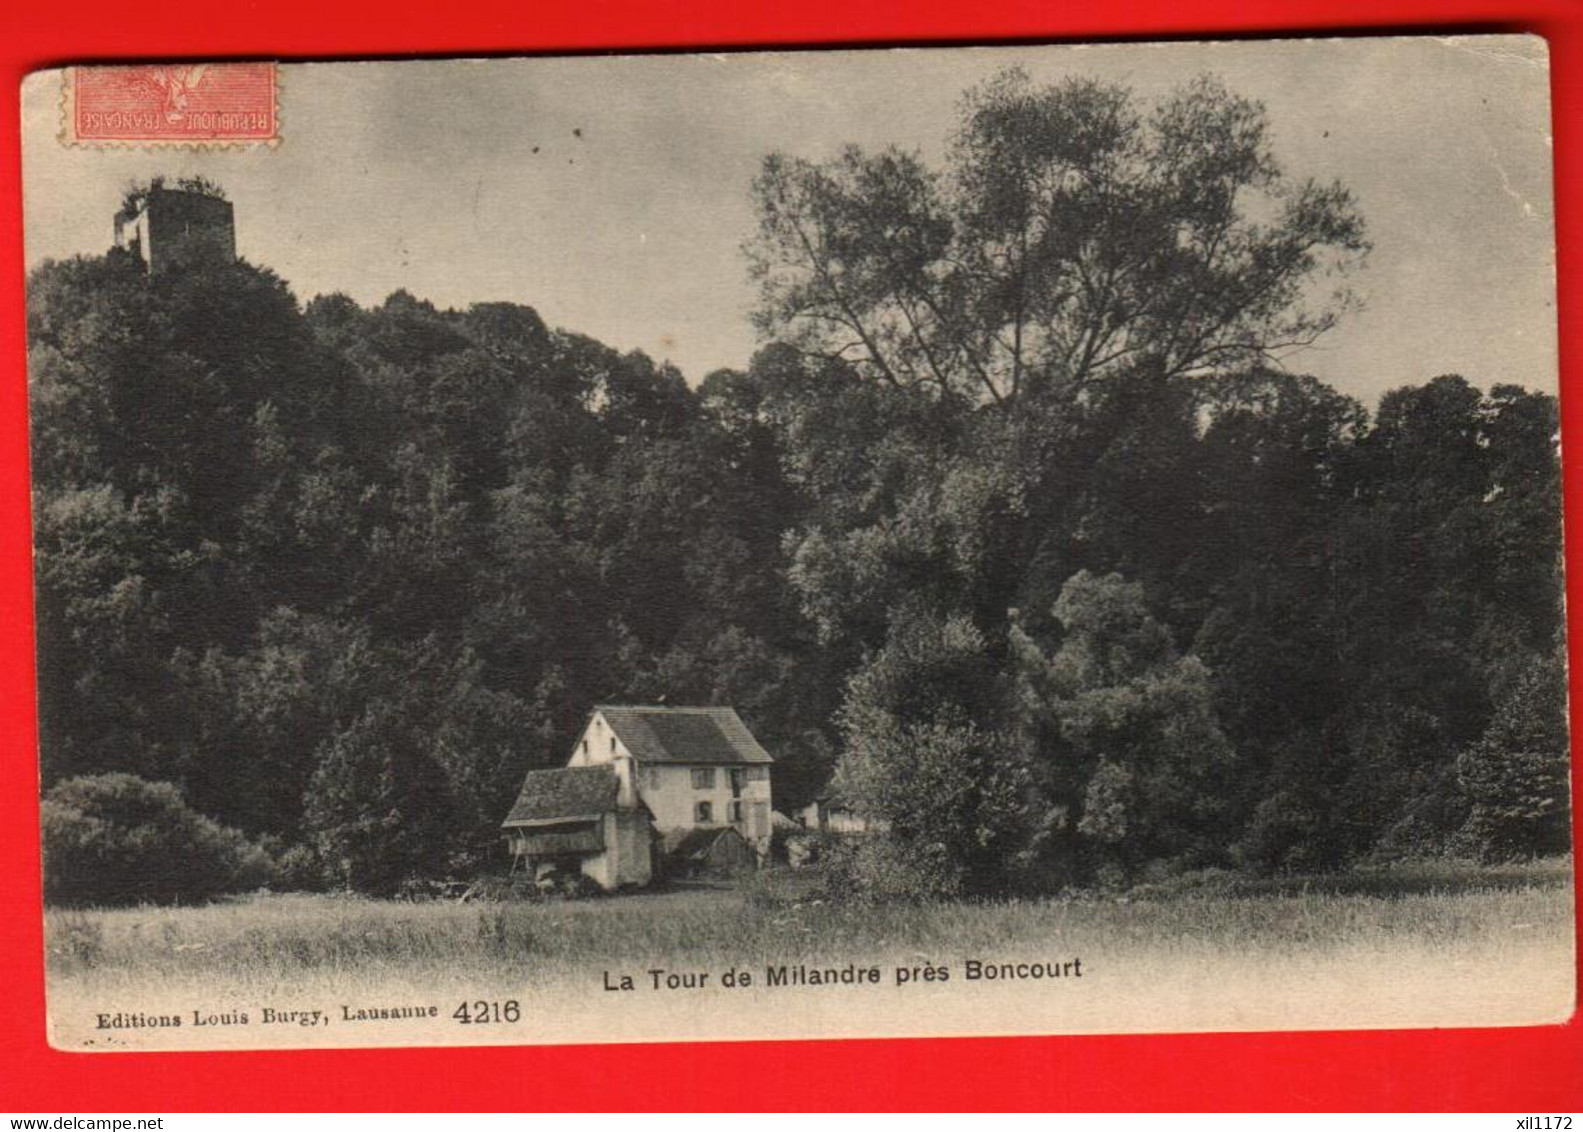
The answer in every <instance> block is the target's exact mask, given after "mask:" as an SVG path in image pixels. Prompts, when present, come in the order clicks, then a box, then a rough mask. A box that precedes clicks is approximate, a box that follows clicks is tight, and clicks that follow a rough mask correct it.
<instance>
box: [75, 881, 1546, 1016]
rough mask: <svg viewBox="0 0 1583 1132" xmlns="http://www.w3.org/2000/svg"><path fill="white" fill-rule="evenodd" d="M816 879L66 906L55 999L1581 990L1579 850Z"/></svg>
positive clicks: (1429, 997)
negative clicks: (1122, 874) (877, 898)
mask: <svg viewBox="0 0 1583 1132" xmlns="http://www.w3.org/2000/svg"><path fill="white" fill-rule="evenodd" d="M800 892H801V888H800V884H799V878H798V877H797V875H796V874H790V873H780V874H777V875H772V876H761V877H758V878H755V879H754V882H753V883H751V884H749V885H747V886H745V887H744V888H740V889H733V888H729V887H723V886H722V887H712V888H711V887H702V886H700V887H692V888H681V889H671V890H666V891H656V892H648V893H639V894H632V895H623V896H615V897H605V898H596V899H590V900H581V901H571V900H555V901H533V902H528V901H507V902H481V903H480V902H468V903H457V902H454V901H429V902H410V903H409V902H395V901H381V900H371V899H365V898H357V897H343V896H333V895H308V894H281V895H269V894H258V895H253V896H248V897H242V898H237V899H233V900H228V901H224V902H219V903H214V904H210V905H206V906H201V907H176V908H171V907H138V908H126V909H106V910H52V911H50V912H48V913H47V915H46V918H45V931H46V948H47V953H48V964H49V978H50V988H51V996H52V1013H54V1014H55V1015H56V1016H57V1018H58V1017H59V1009H58V1008H60V1007H62V1006H63V1005H64V1006H68V1007H69V1008H70V1009H72V1010H77V1011H79V1012H80V1011H91V1010H105V1009H133V1008H138V1009H142V1008H146V1007H144V1006H140V1005H139V1004H140V1003H147V1002H149V1001H152V1000H153V999H157V1000H158V1001H160V1002H176V1003H177V1004H178V1005H180V1004H181V1003H184V1002H188V1001H191V1002H201V1003H214V1004H217V1005H220V1006H224V1005H225V1004H227V1003H240V1004H244V1005H245V1004H249V1003H251V1004H255V1006H256V1005H257V1004H265V1003H272V1002H280V1001H284V1000H290V1001H292V1002H295V1001H297V1000H305V999H313V1000H315V1001H318V1000H320V999H323V1000H326V1001H329V1002H334V1003H340V1002H356V1001H364V1000H369V999H376V998H379V999H382V1000H392V1001H394V1000H401V999H402V996H406V997H408V998H410V997H411V996H413V995H430V996H441V997H442V998H443V996H446V995H452V996H466V995H484V994H500V993H507V992H508V991H509V992H510V993H518V992H519V990H520V991H521V992H523V993H528V994H532V993H539V994H541V995H543V994H547V995H551V996H553V995H554V994H555V993H564V992H566V991H571V992H574V993H577V994H580V995H581V998H580V1001H584V1002H592V1001H593V1000H592V999H591V998H589V997H588V996H590V995H593V994H595V993H597V992H599V991H601V990H602V987H601V982H602V979H603V976H604V972H606V971H617V972H620V971H628V972H634V973H639V975H638V977H639V979H640V980H641V979H642V978H643V976H642V974H641V973H642V972H646V971H647V970H649V969H653V968H665V969H667V970H673V971H678V970H719V969H721V968H723V967H725V966H727V965H736V966H739V967H742V968H744V969H761V968H763V967H765V966H766V965H771V964H795V963H807V964H812V965H832V964H839V963H844V962H847V961H853V962H858V963H864V964H876V965H880V966H882V967H884V968H885V970H886V979H887V981H888V980H889V979H890V977H891V974H890V972H891V970H892V968H894V967H896V966H906V965H916V964H920V963H932V964H947V965H952V966H953V968H954V970H955V972H956V974H957V978H958V980H959V982H958V983H957V984H956V985H957V987H959V988H960V987H962V986H963V985H964V984H963V983H962V982H961V981H960V979H961V972H962V970H963V967H962V964H965V962H966V960H968V959H973V958H977V959H981V960H986V961H998V960H1027V961H1037V960H1062V959H1067V958H1071V957H1073V956H1082V957H1083V959H1084V962H1085V964H1087V967H1086V970H1085V974H1086V975H1087V976H1088V980H1087V982H1086V983H1085V984H1084V986H1083V988H1082V997H1078V996H1076V995H1069V996H1068V998H1067V999H1066V1000H1064V1002H1063V1003H1062V1004H1061V1011H1060V1013H1061V1015H1062V1016H1061V1017H1059V1018H1056V1019H1054V1020H1053V1021H1052V1022H1047V1023H1045V1025H1046V1026H1053V1027H1054V1028H1057V1029H1059V1028H1061V1027H1062V1026H1063V1025H1069V1026H1070V1027H1071V1028H1073V1029H1162V1028H1164V1029H1178V1028H1183V1029H1198V1028H1225V1027H1227V1026H1230V1027H1232V1028H1239V1024H1240V1025H1247V1026H1248V1027H1250V1028H1263V1027H1264V1026H1265V1025H1266V1024H1267V1020H1265V1019H1264V1014H1263V1013H1262V1012H1267V1011H1269V1010H1279V1011H1288V1012H1290V1011H1292V1010H1296V1011H1298V1012H1299V1013H1303V1012H1305V1011H1308V1012H1314V1011H1317V1015H1318V1018H1319V1020H1320V1021H1321V1022H1325V1021H1326V1020H1327V1019H1330V1020H1333V1022H1334V1024H1336V1025H1341V1026H1348V1025H1400V1024H1420V1023H1421V1024H1456V1021H1457V1017H1456V1011H1457V1009H1458V1007H1459V1004H1461V1005H1465V1006H1466V1007H1467V1008H1468V1009H1470V1010H1472V1009H1475V1007H1477V1006H1478V1004H1480V1003H1483V1004H1484V1005H1485V1007H1487V1008H1489V1009H1495V1008H1496V1007H1500V1008H1502V1009H1505V1008H1517V1007H1520V1006H1521V1005H1522V1004H1523V1003H1531V1002H1538V1001H1541V1000H1542V1002H1543V1003H1544V1004H1545V1009H1546V1010H1548V1011H1549V1013H1550V1014H1554V1013H1556V1012H1557V1011H1560V1012H1561V1015H1562V1016H1564V1015H1565V1014H1566V1013H1568V1012H1569V1011H1570V1005H1569V1004H1570V1002H1571V995H1572V987H1573V985H1574V975H1573V940H1572V928H1573V907H1572V886H1571V866H1570V862H1569V861H1566V860H1552V861H1546V862H1538V863H1533V864H1527V865H1520V866H1509V867H1500V868H1495V867H1481V866H1471V865H1447V864H1438V863H1437V864H1420V865H1412V866H1396V867H1393V868H1382V869H1372V870H1365V871H1360V872H1355V873H1351V874H1347V875H1343V876H1336V877H1315V878H1307V879H1302V878H1298V879H1288V880H1280V881H1247V880H1239V879H1236V878H1232V877H1228V876H1224V875H1215V876H1209V877H1201V878H1197V879H1196V880H1195V879H1188V880H1183V881H1181V882H1178V883H1176V884H1171V885H1160V886H1152V887H1148V888H1140V889H1136V890H1134V891H1133V893H1131V894H1129V895H1126V896H1108V897H1103V898H1101V897H1097V896H1095V897H1082V896H1074V897H1070V898H1051V899H1015V900H997V901H986V902H952V903H944V902H942V903H923V904H895V905H873V904H864V903H858V902H845V901H842V902H828V901H822V900H819V899H816V898H811V897H806V896H804V895H800ZM1105 986H1109V988H1110V990H1109V992H1106V991H1105V990H1104V989H1103V988H1104V987H1105ZM1096 988H1097V989H1096ZM991 989H993V990H994V992H995V993H996V994H1008V993H1011V992H1012V991H1013V990H1015V991H1018V992H1019V993H1021V994H1022V995H1023V996H1024V998H1025V997H1026V996H1027V995H1028V994H1031V993H1034V991H1033V990H1030V988H1029V987H1028V986H1022V987H1016V988H1013V987H995V988H991ZM1140 991H1146V993H1143V994H1142V996H1141V1001H1140ZM582 992H586V994H583V993H582ZM944 992H945V989H944V988H939V987H932V988H929V992H928V993H931V994H939V993H944ZM759 993H761V994H762V993H763V992H762V991H761V992H759ZM775 993H778V994H781V995H785V994H786V993H787V992H785V991H780V992H772V993H771V997H773V994H775ZM918 993H920V994H921V993H924V992H921V991H920V992H918ZM1037 993H1048V992H1047V991H1046V990H1045V989H1044V988H1043V987H1041V988H1037ZM151 996H152V997H151ZM1353 1000H1356V1002H1355V1003H1354V1004H1353V1005H1347V1003H1349V1002H1353ZM782 1001H783V1002H784V1001H788V1000H786V999H784V998H783V999H782ZM1018 1001H1022V1000H1018ZM1052 1005H1053V1004H1052ZM1003 1006H1004V1008H1005V1009H1006V1010H1011V1011H1012V1012H1013V1013H1015V1012H1016V1011H1017V1010H1020V1009H1021V1007H1019V1006H1018V1005H1017V1004H1016V1003H1015V1002H1013V1001H1012V1000H1009V999H1008V1000H1006V1002H1005V1003H1004V1004H1003ZM1446 1010H1449V1011H1450V1012H1451V1013H1450V1015H1445V1014H1444V1011H1446ZM1336 1011H1347V1012H1350V1013H1341V1014H1337V1013H1336ZM1358 1011H1362V1013H1361V1014H1359V1013H1357V1012H1358ZM880 1013H881V1014H882V1013H883V1011H880ZM1475 1013H1477V1011H1476V1010H1475ZM1499 1013H1500V1012H1499V1010H1497V1014H1499ZM1003 1015H1004V1012H1003ZM1376 1015H1378V1017H1377V1018H1376ZM1306 1016H1307V1015H1306V1014H1305V1015H1304V1017H1306ZM1332 1016H1333V1018H1332ZM1481 1017H1482V1016H1481ZM1200 1018H1206V1019H1207V1023H1206V1024H1205V1025H1199V1024H1197V1020H1198V1019H1200ZM1504 1019H1505V1015H1504V1014H1500V1016H1499V1017H1491V1018H1487V1019H1486V1020H1487V1021H1500V1020H1504ZM673 1020H674V1019H673ZM1476 1020H1478V1019H1468V1021H1476ZM1514 1020H1515V1019H1514ZM1528 1020H1536V1019H1528ZM915 1024H916V1023H915ZM1294 1024H1295V1023H1294ZM1018 1025H1019V1026H1020V1023H1019V1024H1018ZM930 1028H931V1027H929V1026H927V1025H926V1026H924V1027H923V1032H928V1030H929V1029H930ZM948 1028H950V1027H948ZM954 1028H955V1029H957V1030H959V1031H960V1030H961V1029H962V1027H961V1026H957V1027H954ZM1015 1028H1016V1027H1012V1026H1008V1027H1007V1032H1011V1031H1012V1030H1014V1029H1015ZM880 1029H881V1030H883V1029H884V1027H883V1026H881V1027H880ZM989 1029H991V1030H994V1029H996V1026H994V1025H990V1026H989ZM636 1036H640V1037H641V1036H643V1035H641V1034H640V1035H636Z"/></svg>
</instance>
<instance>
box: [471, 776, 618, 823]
mask: <svg viewBox="0 0 1583 1132" xmlns="http://www.w3.org/2000/svg"><path fill="white" fill-rule="evenodd" d="M620 787H621V783H620V780H619V779H617V778H616V772H615V768H614V767H612V766H610V765H609V764H608V763H600V764H598V765H595V766H568V767H561V768H559V769H557V770H530V771H528V773H527V775H526V776H525V777H524V778H523V779H522V790H521V792H520V793H518V794H517V801H516V804H515V805H513V806H512V807H511V812H510V813H509V814H507V815H506V820H505V821H504V822H502V823H501V824H502V825H505V826H512V825H541V824H545V823H549V822H555V821H579V820H581V821H589V820H592V819H593V818H596V817H598V816H599V815H600V814H603V813H605V812H606V811H607V810H613V809H615V806H616V796H617V794H618V793H619V792H620Z"/></svg>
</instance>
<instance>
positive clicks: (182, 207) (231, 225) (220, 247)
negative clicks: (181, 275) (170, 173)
mask: <svg viewBox="0 0 1583 1132" xmlns="http://www.w3.org/2000/svg"><path fill="white" fill-rule="evenodd" d="M115 246H116V247H118V248H121V249H122V250H124V251H126V252H129V253H131V254H132V255H134V256H136V257H137V258H138V259H140V260H142V261H143V267H144V269H145V270H147V271H149V272H150V273H153V272H157V271H166V270H169V269H170V268H172V267H174V266H176V265H177V264H181V263H229V262H231V261H233V260H235V259H236V219H235V214H234V210H233V209H232V207H231V202H230V201H228V200H225V199H223V198H221V197H219V196H216V195H213V194H212V193H206V192H200V191H194V190H190V189H168V188H166V187H164V186H163V185H161V184H157V183H156V184H154V185H151V186H150V187H149V189H148V191H147V192H146V193H144V194H142V196H141V199H139V200H138V201H136V202H135V203H134V204H132V205H130V206H129V207H128V208H123V209H122V210H121V211H120V212H118V213H117V214H116V217H115Z"/></svg>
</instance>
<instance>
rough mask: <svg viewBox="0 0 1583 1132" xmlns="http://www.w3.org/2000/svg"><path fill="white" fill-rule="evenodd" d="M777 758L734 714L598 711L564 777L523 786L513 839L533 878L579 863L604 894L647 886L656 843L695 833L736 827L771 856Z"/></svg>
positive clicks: (511, 821)
mask: <svg viewBox="0 0 1583 1132" xmlns="http://www.w3.org/2000/svg"><path fill="white" fill-rule="evenodd" d="M773 762H774V760H773V759H771V758H770V755H769V752H768V751H766V750H765V749H764V748H763V747H762V746H760V745H759V742H758V740H757V739H755V738H754V737H753V733H752V732H751V731H749V730H748V729H747V725H746V724H744V723H743V722H742V719H741V717H740V716H738V715H737V713H736V711H735V710H734V709H732V708H728V707H641V706H633V705H626V704H601V705H598V706H596V707H595V708H594V710H593V711H592V712H591V713H590V714H589V717H588V722H587V723H586V724H585V725H584V726H583V730H582V732H581V734H579V736H578V737H577V740H576V742H575V743H573V745H572V752H571V757H570V758H569V759H568V760H567V763H566V766H565V767H564V768H563V769H561V770H540V771H531V772H529V774H528V775H527V777H526V779H524V781H523V786H522V793H521V794H520V796H519V797H518V799H517V804H516V805H515V806H513V807H512V810H511V813H510V814H509V815H507V817H506V820H505V822H504V823H503V827H504V829H505V830H506V835H507V843H508V845H509V846H510V848H511V852H512V856H513V859H514V861H515V862H516V863H517V864H520V865H522V866H523V867H526V868H529V869H530V870H532V871H534V872H535V874H541V873H543V872H546V871H548V870H550V869H552V868H569V867H571V866H573V865H574V864H575V866H576V867H577V868H579V869H581V871H582V872H583V873H584V874H586V875H587V876H589V877H591V878H592V879H593V880H595V881H596V882H598V883H599V884H600V885H601V886H602V887H604V888H606V889H611V888H616V887H619V886H621V885H626V884H646V883H647V882H648V880H649V878H650V876H651V875H652V873H653V871H654V863H653V860H652V858H653V855H654V853H655V852H656V851H657V850H656V848H655V845H654V842H655V840H656V839H659V840H661V841H662V842H666V843H669V844H677V843H679V842H680V841H681V840H682V837H683V835H685V834H687V833H688V832H690V831H692V830H695V829H722V830H723V829H727V828H730V829H734V830H735V831H736V832H737V833H739V834H740V835H741V836H742V838H743V839H744V840H746V841H747V843H748V844H749V845H751V846H753V847H754V848H755V849H757V850H758V851H759V853H760V854H762V853H765V852H767V851H768V848H769V837H770V829H771V824H770V813H771V809H770V807H771V793H770V767H771V765H772V764H773ZM640 828H641V829H643V830H644V831H645V833H644V836H639V835H638V832H637V831H638V830H639V829H640ZM640 843H641V844H640Z"/></svg>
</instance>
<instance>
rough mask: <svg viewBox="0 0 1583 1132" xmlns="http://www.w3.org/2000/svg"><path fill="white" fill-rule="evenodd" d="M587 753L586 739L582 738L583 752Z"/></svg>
mask: <svg viewBox="0 0 1583 1132" xmlns="http://www.w3.org/2000/svg"><path fill="white" fill-rule="evenodd" d="M587 753H588V740H587V739H584V740H583V754H585V755H586V754H587Z"/></svg>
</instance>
